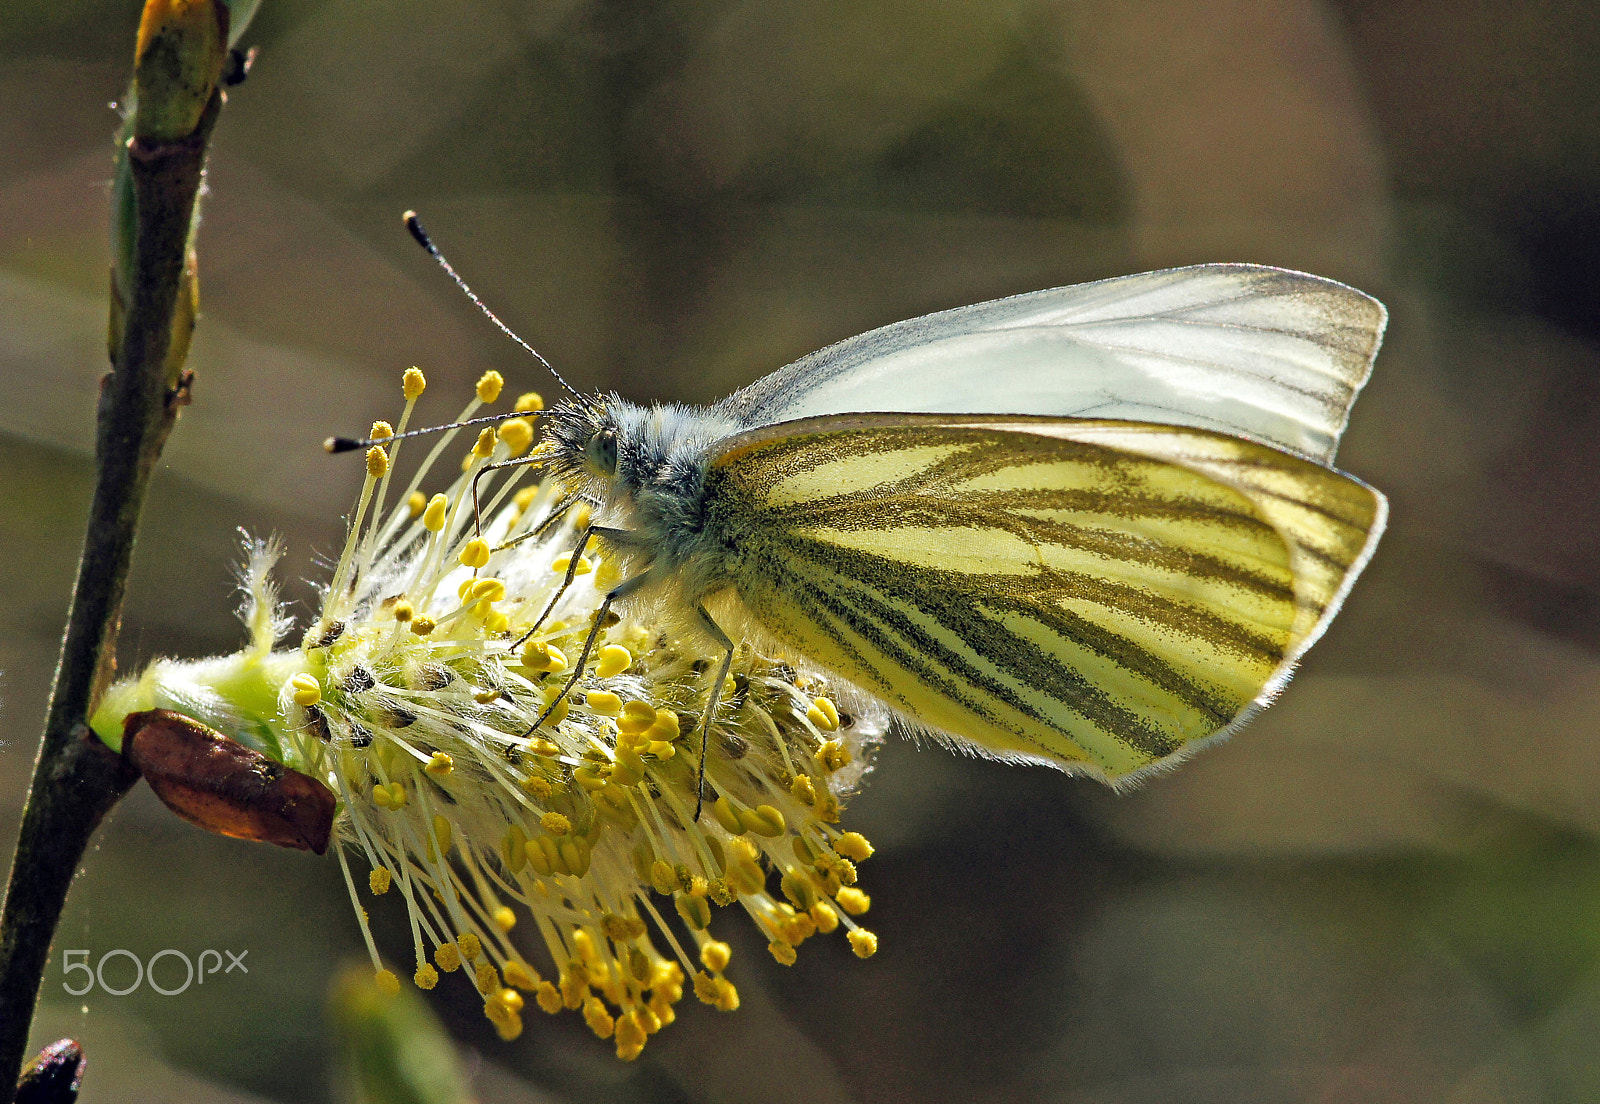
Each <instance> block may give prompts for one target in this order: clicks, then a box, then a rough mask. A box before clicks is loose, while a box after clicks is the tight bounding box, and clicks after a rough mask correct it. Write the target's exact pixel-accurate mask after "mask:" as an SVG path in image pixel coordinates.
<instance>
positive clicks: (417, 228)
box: [405, 211, 578, 395]
mask: <svg viewBox="0 0 1600 1104" xmlns="http://www.w3.org/2000/svg"><path fill="white" fill-rule="evenodd" d="M405 220H406V229H407V230H408V231H410V232H411V236H412V237H413V238H415V239H416V240H417V244H418V245H420V246H422V248H423V249H426V250H427V251H428V256H430V257H432V258H433V259H434V260H436V261H438V262H439V267H440V268H442V269H444V274H445V275H446V276H448V277H450V279H451V280H453V281H455V285H456V287H458V288H460V289H461V293H462V294H463V295H465V296H466V297H467V298H468V299H471V300H472V305H473V306H475V307H477V308H478V309H479V310H481V311H482V312H483V316H484V317H485V318H487V319H488V320H489V321H491V322H493V323H494V324H495V325H496V326H497V327H499V329H500V332H501V333H503V334H505V335H506V336H507V337H509V338H510V339H511V340H512V341H515V342H516V343H517V344H518V345H521V346H522V347H523V348H524V349H526V350H527V351H528V353H529V354H531V355H532V357H533V359H535V360H537V361H538V362H539V363H540V364H542V365H544V369H545V371H547V372H549V373H550V374H551V375H552V376H554V377H555V378H556V382H557V383H559V384H560V385H561V386H562V387H565V388H566V389H567V391H568V393H569V394H573V395H576V394H577V393H578V392H577V391H575V390H574V389H573V387H572V384H570V383H568V382H567V381H566V379H565V378H564V377H563V376H562V375H561V373H560V372H558V371H556V369H555V365H553V364H551V363H550V362H549V361H548V360H546V359H545V358H544V356H543V355H542V354H541V353H540V352H539V350H538V349H535V348H534V347H533V346H532V345H529V344H528V343H527V342H526V341H524V340H522V338H521V337H519V336H517V332H516V331H515V330H513V329H512V328H511V327H510V326H507V325H506V324H505V323H504V322H502V321H500V317H499V315H497V314H495V313H494V311H492V310H490V309H489V308H488V306H487V305H486V304H485V303H484V301H483V300H482V299H479V298H478V293H477V292H475V291H473V290H472V289H471V288H470V287H468V286H467V282H466V281H465V280H463V279H462V278H461V274H460V273H458V272H457V271H456V270H455V268H454V267H452V266H451V264H450V262H449V261H447V260H445V259H444V254H443V253H441V252H439V247H438V246H437V245H434V244H433V239H432V238H430V237H429V236H428V232H427V231H426V230H424V229H423V228H422V220H421V219H419V218H417V213H416V212H415V211H407V212H406V213H405Z"/></svg>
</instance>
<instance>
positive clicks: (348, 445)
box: [322, 377, 559, 452]
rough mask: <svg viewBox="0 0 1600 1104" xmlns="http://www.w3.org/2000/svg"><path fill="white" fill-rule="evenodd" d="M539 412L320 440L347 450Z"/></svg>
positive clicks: (508, 413) (335, 448)
mask: <svg viewBox="0 0 1600 1104" xmlns="http://www.w3.org/2000/svg"><path fill="white" fill-rule="evenodd" d="M558 378H559V377H558ZM539 414H540V411H537V410H507V411H505V412H504V413H502V414H486V415H484V416H483V417H481V418H468V419H467V420H466V421H464V422H446V423H445V424H444V425H436V426H426V427H424V428H422V429H412V430H407V431H406V432H405V433H396V434H394V435H393V436H390V437H329V438H328V439H327V440H325V441H323V442H322V447H323V448H324V449H326V450H327V451H328V452H349V451H351V450H352V449H358V448H366V447H368V446H369V445H387V444H388V443H389V442H391V441H404V440H405V439H406V438H407V437H422V436H424V435H426V434H429V433H443V432H444V431H445V430H447V429H466V428H467V427H468V426H476V425H489V424H490V423H491V422H504V421H507V420H509V419H511V418H537V417H538V416H539Z"/></svg>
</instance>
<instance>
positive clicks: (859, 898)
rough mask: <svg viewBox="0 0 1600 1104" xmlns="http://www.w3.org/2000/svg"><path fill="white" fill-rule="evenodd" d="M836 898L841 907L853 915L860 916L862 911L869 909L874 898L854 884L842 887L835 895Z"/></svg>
mask: <svg viewBox="0 0 1600 1104" xmlns="http://www.w3.org/2000/svg"><path fill="white" fill-rule="evenodd" d="M834 900H835V901H838V902H839V907H840V908H842V909H844V910H845V911H846V912H848V913H849V914H850V915H851V916H860V915H861V914H862V913H864V912H866V911H867V909H869V908H871V907H872V898H871V897H868V896H867V895H866V894H865V893H863V892H861V891H860V890H859V889H857V888H855V887H854V886H848V887H846V888H844V889H841V890H840V891H839V892H838V894H837V895H836V896H835V897H834Z"/></svg>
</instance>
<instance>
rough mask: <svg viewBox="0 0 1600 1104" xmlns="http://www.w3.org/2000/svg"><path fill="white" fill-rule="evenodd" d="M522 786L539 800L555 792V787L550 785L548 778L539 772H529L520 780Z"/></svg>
mask: <svg viewBox="0 0 1600 1104" xmlns="http://www.w3.org/2000/svg"><path fill="white" fill-rule="evenodd" d="M522 788H523V789H525V790H527V791H528V792H529V793H531V794H532V795H533V796H534V797H537V798H539V799H540V800H541V801H543V800H545V799H547V798H548V797H549V796H550V795H551V794H553V793H555V787H553V786H552V785H550V780H549V779H548V778H546V777H544V776H543V775H540V774H530V775H528V777H526V778H524V779H523V780H522Z"/></svg>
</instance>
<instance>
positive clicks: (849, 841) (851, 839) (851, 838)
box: [833, 832, 872, 862]
mask: <svg viewBox="0 0 1600 1104" xmlns="http://www.w3.org/2000/svg"><path fill="white" fill-rule="evenodd" d="M833 849H834V851H836V852H838V853H839V854H840V855H842V856H843V857H845V858H847V859H852V860H854V861H855V862H861V861H862V860H863V859H870V858H871V857H872V844H870V843H868V842H867V837H866V836H863V835H862V834H861V833H860V832H845V833H844V834H843V835H841V836H840V837H839V838H838V839H836V840H834V841H833Z"/></svg>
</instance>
